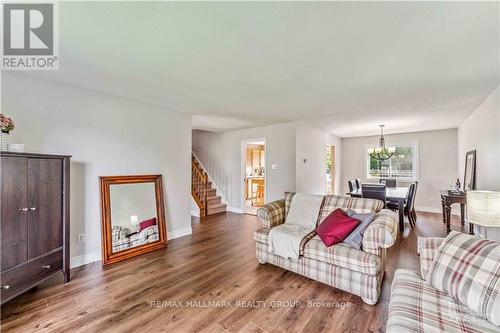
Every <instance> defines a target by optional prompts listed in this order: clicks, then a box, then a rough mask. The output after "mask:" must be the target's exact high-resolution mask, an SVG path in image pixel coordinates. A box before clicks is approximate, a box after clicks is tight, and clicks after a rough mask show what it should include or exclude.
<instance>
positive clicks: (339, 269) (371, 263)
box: [254, 193, 398, 304]
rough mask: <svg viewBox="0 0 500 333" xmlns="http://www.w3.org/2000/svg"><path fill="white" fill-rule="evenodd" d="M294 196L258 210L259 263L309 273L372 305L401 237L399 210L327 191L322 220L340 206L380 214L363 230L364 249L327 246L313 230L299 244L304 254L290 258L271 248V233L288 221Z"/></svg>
mask: <svg viewBox="0 0 500 333" xmlns="http://www.w3.org/2000/svg"><path fill="white" fill-rule="evenodd" d="M293 195H294V193H286V194H285V199H282V200H277V201H273V202H271V203H268V204H266V205H265V206H263V207H262V208H260V209H259V210H258V211H257V217H258V218H259V220H260V221H261V222H262V224H263V225H262V227H261V228H259V229H257V230H256V231H255V233H254V239H255V241H256V252H257V259H258V260H259V262H260V263H261V264H264V263H270V264H273V265H276V266H279V267H282V268H284V269H287V270H290V271H293V272H295V273H298V274H301V275H304V276H307V277H309V278H311V279H313V280H316V281H320V282H323V283H325V284H328V285H330V286H332V287H335V288H339V289H342V290H345V291H348V292H350V293H353V294H355V295H358V296H361V298H362V299H363V301H364V302H366V303H368V304H375V303H376V302H377V300H378V298H379V297H380V289H381V284H382V279H383V276H384V267H385V255H386V251H387V248H389V247H391V246H392V245H393V244H394V242H395V241H396V238H397V233H398V230H397V228H398V225H397V222H396V215H395V213H394V212H392V211H390V210H387V209H382V207H383V203H382V202H381V201H379V200H373V199H363V198H348V197H340V196H335V195H327V196H325V198H324V201H323V205H322V206H321V209H320V212H319V221H323V220H324V219H325V218H326V217H327V216H328V215H329V214H330V213H331V212H333V211H334V210H335V209H337V208H341V209H343V210H347V209H352V210H354V211H355V212H357V213H370V212H374V213H376V216H375V219H374V221H373V222H372V223H371V224H370V225H369V226H368V228H367V229H366V230H365V232H364V235H363V243H362V249H361V250H358V249H356V248H352V247H349V246H347V245H345V244H342V243H341V244H336V245H333V246H330V247H326V246H325V244H324V243H323V242H322V241H321V239H320V238H319V237H318V236H317V235H315V233H314V232H312V233H310V234H309V235H308V236H306V237H305V238H304V239H303V240H302V242H301V245H300V257H299V258H298V259H290V258H288V259H287V258H284V257H281V256H278V255H275V254H273V253H270V252H268V235H269V231H270V230H271V228H273V227H276V226H278V225H280V224H283V223H284V222H285V218H286V215H287V214H288V210H289V208H290V204H291V201H292V198H293ZM320 223H321V222H320Z"/></svg>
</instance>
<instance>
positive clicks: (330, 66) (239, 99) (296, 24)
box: [32, 2, 500, 136]
mask: <svg viewBox="0 0 500 333" xmlns="http://www.w3.org/2000/svg"><path fill="white" fill-rule="evenodd" d="M499 21H500V20H499V3H498V2H481V3H480V2H476V3H471V2H421V3H410V2H316V3H312V2H308V3H305V2H287V3H283V2H281V3H280V2H201V3H200V2H197V3H194V2H184V3H181V2H162V3H161V2H133V3H125V2H106V3H102V2H101V3H99V2H61V3H60V70H59V71H57V72H56V71H52V72H49V71H45V72H37V73H34V72H32V73H33V75H38V76H42V77H44V78H46V79H49V80H55V81H59V82H64V83H69V84H73V85H77V86H81V87H85V88H89V89H93V90H98V91H103V92H106V93H110V94H113V95H118V96H123V97H127V98H130V99H135V100H138V101H142V102H145V103H149V104H154V105H159V106H163V107H165V108H167V109H171V110H177V111H181V112H188V113H191V114H194V115H196V116H195V117H194V118H193V125H194V128H199V129H204V130H219V131H220V130H228V129H233V128H243V127H252V126H257V125H264V124H271V123H277V122H283V121H292V120H309V121H310V122H311V123H312V124H315V125H317V126H319V127H321V128H323V129H325V130H326V131H328V132H331V133H333V134H337V135H340V136H356V135H369V134H377V133H378V127H377V125H378V124H379V123H385V124H386V125H387V127H386V129H387V132H388V133H391V132H404V131H418V130H429V129H439V128H450V127H456V126H457V125H458V124H459V123H460V121H461V120H462V119H463V118H464V117H466V116H467V115H468V114H469V113H470V112H472V110H473V109H474V108H475V107H477V106H478V105H479V104H480V103H481V101H483V100H484V99H485V98H486V97H487V95H488V94H489V93H490V92H491V91H492V90H493V89H494V88H495V87H496V86H497V85H498V84H499V61H500V60H499V57H500V46H499V45H500V37H499V31H500V29H499Z"/></svg>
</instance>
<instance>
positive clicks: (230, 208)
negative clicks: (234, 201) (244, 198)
mask: <svg viewBox="0 0 500 333" xmlns="http://www.w3.org/2000/svg"><path fill="white" fill-rule="evenodd" d="M227 210H228V211H230V212H233V213H238V214H243V213H245V212H244V211H243V209H241V208H239V207H229V206H228V207H227Z"/></svg>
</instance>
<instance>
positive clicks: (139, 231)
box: [109, 182, 159, 253]
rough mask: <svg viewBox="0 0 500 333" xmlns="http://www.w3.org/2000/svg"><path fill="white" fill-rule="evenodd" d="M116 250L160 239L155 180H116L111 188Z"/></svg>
mask: <svg viewBox="0 0 500 333" xmlns="http://www.w3.org/2000/svg"><path fill="white" fill-rule="evenodd" d="M109 192H110V193H109V197H110V206H111V227H112V229H111V232H112V237H111V238H112V245H113V253H115V252H118V251H122V250H126V249H129V248H133V247H137V246H140V245H143V244H147V243H151V242H154V241H157V240H159V234H158V216H157V211H156V197H155V184H154V183H152V182H150V183H135V184H113V185H110V190H109Z"/></svg>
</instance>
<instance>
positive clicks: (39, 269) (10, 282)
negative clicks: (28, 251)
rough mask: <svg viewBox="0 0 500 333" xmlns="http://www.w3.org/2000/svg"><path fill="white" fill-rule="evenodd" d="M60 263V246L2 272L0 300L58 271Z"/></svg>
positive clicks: (61, 259) (61, 253) (60, 266)
mask: <svg viewBox="0 0 500 333" xmlns="http://www.w3.org/2000/svg"><path fill="white" fill-rule="evenodd" d="M62 265H63V250H62V248H61V249H58V250H55V251H52V252H50V253H49V254H47V255H44V256H42V257H38V258H35V259H32V260H30V261H27V262H25V263H23V264H20V265H18V266H16V267H13V268H11V269H9V270H7V271H5V272H2V277H1V296H2V301H5V300H7V299H9V298H10V297H12V296H13V295H17V294H19V293H20V292H23V291H25V290H27V289H30V288H31V287H32V286H34V285H36V284H37V283H39V282H40V281H41V280H43V279H45V278H46V277H49V276H50V275H52V274H54V273H55V272H57V271H60V270H61V269H62Z"/></svg>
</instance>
